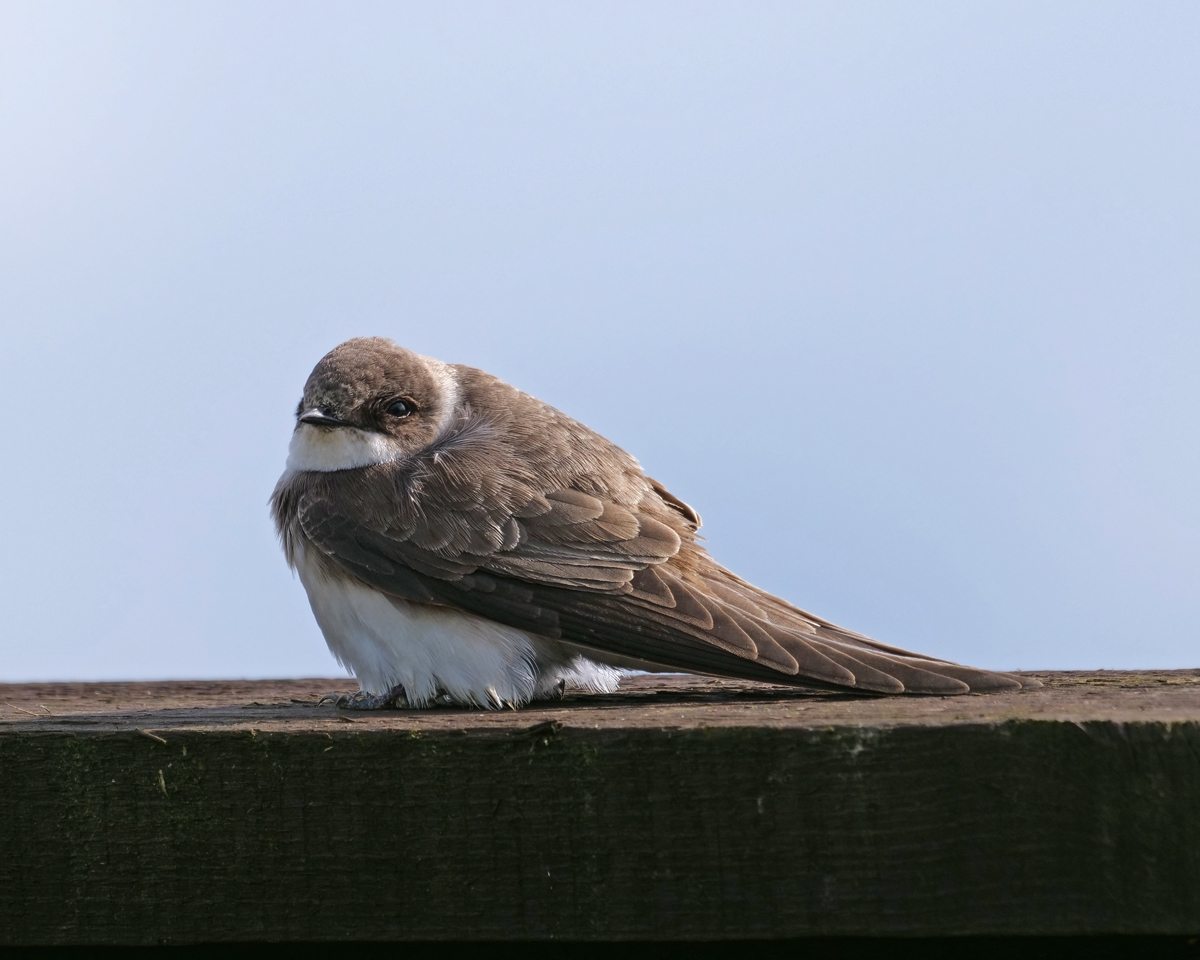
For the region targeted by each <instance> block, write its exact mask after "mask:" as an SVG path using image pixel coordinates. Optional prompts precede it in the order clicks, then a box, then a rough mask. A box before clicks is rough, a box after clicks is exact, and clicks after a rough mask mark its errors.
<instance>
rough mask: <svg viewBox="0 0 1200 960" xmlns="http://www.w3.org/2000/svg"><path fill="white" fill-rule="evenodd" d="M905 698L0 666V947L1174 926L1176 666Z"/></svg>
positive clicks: (1190, 748) (1185, 716)
mask: <svg viewBox="0 0 1200 960" xmlns="http://www.w3.org/2000/svg"><path fill="white" fill-rule="evenodd" d="M1036 676H1037V677H1038V678H1039V679H1041V680H1042V681H1043V682H1044V683H1045V684H1046V686H1045V687H1043V688H1042V689H1040V690H1036V691H1032V692H1027V693H1022V694H1012V695H992V696H968V697H948V698H928V699H889V698H866V697H854V696H848V695H844V694H840V693H805V692H803V691H798V690H795V689H787V688H777V687H770V686H764V685H757V684H751V683H741V682H735V681H723V680H709V679H704V678H696V677H639V678H634V679H632V680H630V681H628V682H627V684H626V687H625V689H624V690H623V691H622V692H621V693H619V694H614V695H611V696H590V697H589V696H578V697H571V698H568V699H567V700H565V701H562V702H558V703H554V704H549V705H543V706H540V707H535V708H531V709H527V710H525V711H522V712H511V711H510V712H506V713H477V712H467V711H459V710H432V711H426V712H419V713H418V712H407V711H388V712H382V713H377V714H365V715H364V714H356V713H344V712H341V711H337V710H335V709H333V708H332V707H330V706H328V705H325V706H317V705H316V699H317V697H318V695H319V694H320V693H321V692H324V691H326V690H331V689H340V690H347V689H349V688H350V687H349V685H348V684H347V682H346V681H345V680H340V681H335V680H305V681H260V682H245V683H225V682H220V683H218V682H212V683H205V682H188V683H144V684H143V683H128V684H29V685H9V686H0V943H5V944H16V943H41V944H69V943H160V942H161V943H187V942H199V941H223V940H224V941H247V940H305V941H314V940H382V939H396V940H405V939H408V940H438V939H455V940H461V939H486V940H501V939H549V938H561V939H724V938H759V937H770V938H780V937H797V936H810V935H824V934H872V935H897V934H903V935H921V936H944V935H951V934H1013V933H1021V934H1075V935H1080V934H1093V933H1136V934H1166V933H1193V932H1195V931H1197V930H1200V671H1170V672H1145V673H1137V674H1130V673H1090V674H1084V673H1070V674H1036Z"/></svg>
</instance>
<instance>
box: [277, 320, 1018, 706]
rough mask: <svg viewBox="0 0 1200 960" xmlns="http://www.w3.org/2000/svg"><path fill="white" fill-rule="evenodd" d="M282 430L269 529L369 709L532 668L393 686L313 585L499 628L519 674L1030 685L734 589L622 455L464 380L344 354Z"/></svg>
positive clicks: (463, 697)
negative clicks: (569, 663)
mask: <svg viewBox="0 0 1200 960" xmlns="http://www.w3.org/2000/svg"><path fill="white" fill-rule="evenodd" d="M297 415H298V418H299V420H300V422H299V423H298V424H297V435H296V439H294V441H293V448H292V454H293V455H292V458H291V459H290V460H289V469H288V471H287V472H285V474H284V476H283V477H282V478H281V480H280V483H279V486H278V487H277V489H276V491H275V495H274V497H273V498H272V506H273V511H274V515H275V520H276V523H277V525H278V528H279V531H280V534H281V536H282V538H283V541H284V546H285V551H286V552H287V555H288V558H289V561H290V562H291V563H293V565H306V566H302V567H301V575H302V577H304V578H305V586H306V587H307V588H308V589H309V594H310V598H312V599H313V606H314V611H315V612H316V613H317V615H318V620H319V621H320V622H321V626H322V629H323V630H325V633H326V637H327V639H329V640H330V645H331V648H334V650H335V653H337V654H338V655H339V656H341V657H342V658H343V660H345V661H347V662H350V664H351V666H352V667H354V666H355V658H356V657H357V658H358V659H359V660H362V661H363V662H364V663H365V662H366V661H365V660H364V657H367V654H360V653H356V652H354V651H357V650H359V649H360V648H362V649H364V650H365V649H366V648H367V647H368V646H369V647H370V650H371V651H375V650H376V648H378V649H380V650H386V651H387V652H386V653H385V654H379V655H378V659H379V663H380V664H384V666H381V667H380V666H378V665H377V666H375V667H372V668H371V669H368V668H367V667H366V666H364V667H363V669H362V670H359V669H356V671H355V672H356V673H357V674H358V675H359V677H360V680H363V686H364V690H366V691H367V692H369V693H376V694H379V696H376V697H374V698H367V699H368V700H370V701H371V702H370V704H369V705H374V706H378V705H382V703H383V702H384V700H386V701H387V702H392V701H395V700H397V699H399V700H403V699H405V698H407V700H408V701H409V702H410V703H412V704H421V703H427V702H433V701H434V700H435V699H436V698H437V697H439V696H442V697H447V698H448V699H449V700H456V701H459V702H482V703H484V704H485V705H488V704H489V701H490V705H498V703H499V702H504V703H512V702H518V701H521V700H524V699H528V698H529V697H532V696H537V695H539V690H542V691H543V693H544V692H545V689H546V688H545V684H542V685H541V687H539V683H538V669H539V664H538V663H536V662H535V663H533V664H532V666H531V667H530V668H529V669H530V670H531V671H532V673H533V680H532V681H531V683H532V685H529V684H526V686H527V687H528V688H529V689H528V695H526V694H525V693H521V692H520V690H523V689H525V688H524V687H521V688H520V690H518V692H517V693H516V694H513V695H508V696H501V695H496V696H493V693H494V689H499V687H496V686H495V685H492V686H487V685H486V684H485V686H487V691H488V692H487V694H486V697H484V696H482V695H479V694H477V693H474V692H471V690H467V692H466V693H462V692H458V693H456V692H455V690H452V689H450V687H451V686H452V684H451V683H449V682H448V681H446V680H445V678H444V677H443V676H441V675H440V674H439V673H438V671H439V670H441V672H442V673H444V674H446V675H449V674H450V673H452V672H453V670H452V669H451V667H450V666H445V667H438V666H437V665H436V663H433V665H431V666H430V667H429V668H428V670H427V671H426V672H428V673H430V676H428V677H426V676H425V675H424V674H423V673H420V670H418V671H417V673H413V670H414V669H417V668H413V667H411V665H410V664H407V661H405V660H404V658H405V657H407V656H409V654H408V653H406V649H407V648H406V646H405V644H406V641H405V638H404V637H403V636H397V637H393V638H390V639H388V638H385V639H384V640H376V639H371V640H370V643H368V642H367V640H362V639H354V638H353V637H351V639H350V640H347V636H349V635H350V634H353V632H354V630H358V629H359V628H358V627H355V626H353V625H351V626H349V627H347V626H339V625H338V624H342V623H343V621H344V622H346V623H351V624H353V623H356V622H358V621H359V620H362V619H363V617H362V615H361V614H359V613H355V614H354V617H351V616H350V614H349V613H346V612H345V610H344V609H343V608H342V607H338V608H337V609H336V610H334V612H333V613H331V612H329V610H325V609H324V607H321V604H322V603H325V606H326V607H329V609H330V610H333V609H334V608H333V607H332V606H330V604H331V603H332V601H329V602H326V601H323V600H320V598H318V597H316V596H315V595H314V590H316V589H319V590H324V589H326V588H325V587H324V586H320V585H321V584H330V583H334V582H337V583H349V584H352V585H353V586H354V587H355V588H358V587H365V588H367V589H369V590H373V591H377V592H378V593H379V594H382V595H384V596H385V597H386V598H387V600H388V603H389V604H391V606H392V607H394V608H395V609H396V610H400V611H402V612H404V615H405V616H415V615H418V614H419V615H420V616H424V615H425V614H432V613H436V612H437V611H439V610H440V611H458V612H462V613H466V614H469V615H471V616H473V617H475V618H481V619H482V620H484V621H488V622H490V623H493V624H500V625H504V626H506V627H509V628H515V631H519V632H520V633H514V634H513V635H514V636H526V635H527V636H529V637H530V638H532V640H531V642H532V644H533V647H532V648H531V649H534V650H535V653H534V654H532V655H525V654H522V656H523V657H524V661H522V662H525V661H529V660H530V657H532V658H533V660H536V659H537V656H538V654H537V652H536V651H538V650H541V649H542V647H541V646H539V644H540V643H543V638H544V641H558V642H559V645H560V646H561V647H562V649H563V650H566V651H568V653H571V654H575V653H578V654H580V655H582V656H583V657H584V658H587V659H588V660H594V661H596V662H598V663H600V664H604V663H610V664H616V665H635V666H646V667H648V668H651V669H655V668H658V669H663V668H666V669H676V670H681V671H689V672H697V673H705V674H713V675H718V676H728V677H739V678H744V679H750V680H760V681H767V682H771V683H782V684H793V685H798V686H822V687H830V686H834V687H844V688H850V689H853V690H859V691H871V692H875V693H891V694H898V693H920V694H958V693H967V692H968V691H991V690H1017V689H1020V688H1021V687H1022V686H1023V685H1029V684H1030V681H1027V680H1022V679H1018V678H1017V677H1014V676H1010V675H1006V674H1000V673H993V672H989V671H985V670H977V669H973V668H970V667H963V666H959V665H957V664H953V663H949V662H946V661H943V660H937V659H934V658H931V657H925V656H921V655H918V654H913V653H908V652H906V651H903V650H899V649H897V648H895V647H889V646H886V645H884V644H881V643H878V642H876V641H874V640H871V639H869V638H867V637H864V636H861V635H859V634H856V633H851V632H850V631H847V630H844V629H842V628H841V627H838V626H835V625H834V624H832V623H829V622H827V621H825V620H822V619H820V618H819V617H815V616H813V615H812V614H809V613H806V612H804V611H802V610H799V609H797V608H796V607H793V606H791V605H790V604H788V603H787V602H785V601H783V600H781V599H779V598H777V597H773V596H771V595H770V594H767V593H765V592H764V591H762V590H759V589H758V588H756V587H754V586H752V585H751V584H749V583H746V582H745V581H744V580H742V579H740V578H739V577H737V576H736V575H734V574H733V573H731V572H730V571H728V570H726V569H725V568H724V567H721V566H720V565H719V564H717V563H716V562H715V561H714V560H713V559H712V558H711V557H710V556H709V554H708V552H707V551H706V550H705V549H704V547H703V546H701V545H700V543H698V542H697V537H696V531H697V529H698V528H699V526H700V518H699V516H698V515H697V514H696V512H695V511H694V510H692V508H691V507H689V506H688V505H687V504H685V503H683V502H682V501H680V500H679V499H677V498H676V497H674V496H672V495H671V494H670V493H669V492H668V491H667V490H666V489H665V488H664V487H663V486H662V485H661V484H659V483H658V482H657V481H655V480H652V479H650V478H649V477H646V476H645V474H644V473H643V472H642V470H641V468H640V466H639V465H638V463H637V461H636V460H634V458H633V457H631V456H630V455H629V454H627V453H626V452H625V451H624V450H622V449H620V448H619V447H617V446H615V445H614V444H612V443H610V442H609V441H607V440H605V439H604V438H603V437H601V436H600V435H599V434H597V433H595V432H594V431H592V430H590V429H588V428H587V427H586V426H584V425H583V424H581V423H578V422H576V421H575V420H572V419H571V418H570V417H568V416H566V415H565V414H563V413H561V412H559V411H558V410H555V409H554V408H553V407H550V406H548V405H546V404H544V403H542V402H541V401H539V400H536V399H535V398H533V397H531V396H528V395H527V394H524V393H522V392H520V391H519V390H516V389H515V388H513V387H511V386H509V385H508V384H506V383H503V382H502V381H500V380H498V379H496V378H495V377H492V376H489V375H488V374H486V373H484V372H482V371H480V370H475V369H472V368H470V367H464V366H448V365H445V364H441V363H439V362H438V361H434V360H429V359H426V358H423V357H419V356H417V355H416V354H413V353H411V352H409V351H407V350H404V349H402V348H400V347H397V346H396V345H395V344H393V343H391V341H388V340H383V339H378V338H369V339H368V338H363V339H357V340H351V341H348V342H347V343H344V344H342V345H341V346H339V347H338V348H336V349H335V350H334V351H332V352H331V353H330V354H329V355H328V356H326V357H325V358H324V359H323V360H322V361H321V362H320V363H319V364H318V365H317V367H316V368H315V369H314V370H313V373H312V375H311V376H310V377H309V380H308V383H307V384H306V386H305V392H304V399H303V400H302V401H301V404H300V409H299V411H298V414H297ZM306 569H307V571H308V573H307V576H306V573H305V571H306ZM310 581H311V582H310ZM314 585H317V586H314ZM355 596H359V594H355ZM338 602H339V603H341V602H342V601H340V600H339V601H338ZM338 611H341V612H338ZM355 617H357V618H358V619H357V620H355V619H354V618H355ZM322 618H324V619H322ZM335 621H336V623H335ZM421 622H422V623H424V622H425V621H421ZM439 622H440V621H439ZM447 622H450V621H447ZM454 622H456V623H457V622H460V621H454ZM371 623H372V624H374V621H371ZM330 624H334V625H333V626H330ZM388 629H390V628H388ZM339 630H340V631H341V633H338V631H339ZM363 630H365V631H366V632H365V633H363V636H364V637H365V636H366V635H367V634H370V636H371V637H372V638H374V637H375V636H376V635H377V634H379V633H381V631H385V628H382V627H378V626H370V625H369V629H368V628H365V627H364V628H362V630H360V632H362V631H363ZM347 631H349V633H347ZM396 632H398V633H403V632H404V630H403V629H400V628H397V631H396ZM331 633H338V636H337V637H334V636H332V635H331ZM505 636H507V634H505ZM347 644H350V645H351V646H353V647H354V651H350V647H349V646H347ZM546 649H549V647H548V646H547V647H546ZM556 649H557V648H556ZM347 651H350V652H347ZM413 656H416V654H413ZM421 656H422V657H425V658H426V659H429V657H428V655H427V654H425V653H422V654H421ZM436 656H437V655H436V653H435V654H434V655H433V657H434V660H436ZM369 657H376V653H374V652H371V653H370V654H369ZM369 657H368V659H369ZM389 658H390V659H389ZM518 659H519V658H518ZM393 661H395V663H393ZM402 661H403V662H402ZM371 662H372V663H373V664H374V663H375V661H374V660H372V661H371ZM422 662H424V661H422ZM555 662H557V661H555ZM431 663H432V661H431ZM420 669H425V668H424V667H422V668H420ZM371 670H374V673H373V674H372V675H371V682H367V681H366V680H364V674H366V673H371ZM406 671H407V672H406ZM464 682H466V681H464ZM522 682H524V681H522ZM422 684H424V687H423V689H424V690H425V692H424V693H421V692H419V691H418V692H417V693H415V694H414V688H415V687H421V686H422ZM385 686H386V687H388V688H389V689H388V690H386V691H385V690H382V689H378V688H381V687H385ZM459 686H462V684H461V683H460V684H459ZM468 686H470V684H469V683H468ZM510 686H511V685H510ZM518 687H520V684H518ZM435 688H436V689H435ZM464 689H466V688H465V687H464ZM401 693H403V694H404V696H401ZM381 697H382V698H383V699H381ZM359 699H360V700H362V699H363V698H359Z"/></svg>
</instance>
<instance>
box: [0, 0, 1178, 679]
mask: <svg viewBox="0 0 1200 960" xmlns="http://www.w3.org/2000/svg"><path fill="white" fill-rule="evenodd" d="M1197 49H1200V5H1197V4H1195V3H1194V2H1190V0H1189V2H1178V3H1156V2H1136V3H1135V2H1129V3H1102V2H1094V0H1088V2H1079V3H1072V2H1055V3H1050V4H1047V3H1044V2H1040V0H1039V2H1029V3H1022V2H1012V0H1005V2H1002V3H985V2H975V3H963V2H959V0H954V2H945V3H853V2H847V0H836V2H830V3H803V2H796V0H789V2H785V3H770V2H761V3H745V2H736V3H734V2H730V3H696V2H688V3H668V2H657V3H647V2H645V0H638V2H630V3H620V2H612V0H605V2H603V3H592V4H564V3H561V2H546V3H536V2H529V3H499V4H497V3H482V2H481V3H453V2H445V0H439V2H437V3H419V4H417V3H407V4H406V3H398V2H391V0H389V2H384V3H367V2H357V3H356V2H338V3H303V2H297V0H288V2H281V3H264V2H247V0H237V2H229V3H225V2H216V0H206V2H204V3H192V4H163V3H139V2H130V0H125V2H120V3H104V2H87V3H69V2H58V3H54V4H48V3H44V2H41V0H37V2H28V3H25V2H14V0H4V2H3V4H0V227H2V229H0V359H2V361H3V368H4V385H5V388H6V389H5V391H4V403H5V404H6V407H7V409H6V411H5V416H4V417H3V430H4V434H3V435H4V438H5V443H4V458H3V469H2V471H0V504H2V505H3V506H2V508H0V510H2V513H0V517H2V521H3V537H2V540H0V543H2V547H0V608H2V609H3V611H4V629H3V634H2V636H0V680H9V681H19V680H34V679H122V678H124V679H142V678H147V679H150V678H168V677H176V678H187V677H196V678H200V677H265V676H312V675H318V676H321V675H323V676H336V675H338V674H339V673H340V670H339V668H338V667H337V666H336V664H335V663H334V661H333V659H332V657H331V656H330V655H329V654H328V652H327V651H326V649H325V645H324V642H323V640H322V639H321V636H320V633H319V631H318V630H317V628H316V626H315V624H314V622H313V620H312V616H311V614H310V613H309V610H308V606H307V602H306V599H305V597H304V592H303V589H302V588H301V586H300V584H299V582H298V581H297V580H295V579H294V578H293V577H292V575H291V573H290V572H289V571H288V569H287V568H286V566H285V564H284V562H283V559H282V556H281V554H280V551H279V549H278V546H277V544H276V541H275V535H274V532H273V530H272V528H271V525H270V521H269V518H268V512H267V498H268V496H269V495H270V492H271V489H272V487H273V486H274V483H275V480H276V478H277V477H278V475H279V473H280V472H281V470H282V467H283V461H284V458H285V455H286V448H287V442H288V439H289V436H290V432H291V427H292V419H291V418H292V411H293V409H294V407H295V404H296V401H297V399H298V397H299V394H300V389H301V387H302V385H303V382H304V379H305V377H306V376H307V374H308V371H309V370H310V369H311V367H312V365H313V364H314V363H315V362H316V361H317V360H318V359H320V357H321V356H322V355H323V354H324V353H325V352H326V351H327V350H329V349H330V348H331V347H333V346H334V345H335V344H337V343H338V342H340V341H342V340H344V339H346V338H348V337H350V336H356V335H383V336H389V337H392V338H393V339H395V340H396V341H398V342H399V343H401V344H403V345H405V346H408V347H410V348H412V349H414V350H416V351H418V352H420V353H424V354H428V355H431V356H435V357H438V358H440V359H442V360H446V361H449V362H458V363H466V364H470V365H473V366H478V367H482V368H483V369H486V370H488V371H490V372H492V373H494V374H497V375H498V376H500V377H502V378H504V379H506V380H508V381H509V382H511V383H513V384H515V385H517V386H519V387H520V388H522V389H524V390H526V391H527V392H530V393H533V394H534V395H536V396H538V397H540V398H542V399H543V400H546V401H547V402H549V403H551V404H553V405H555V406H557V407H559V408H560V409H563V410H565V411H566V412H568V413H569V414H571V415H572V416H574V417H576V418H577V419H580V420H582V421H584V422H585V423H587V424H589V425H590V426H592V427H594V428H595V429H597V430H599V431H600V432H601V433H603V434H605V435H606V436H608V437H609V438H610V439H612V440H614V441H615V442H617V443H619V444H620V445H622V446H624V447H626V448H627V449H628V450H630V451H631V452H632V453H634V454H635V455H636V456H637V457H638V458H639V459H640V460H641V462H642V464H643V465H644V466H645V467H646V469H647V472H649V473H650V474H651V475H652V476H655V477H657V478H658V479H660V480H661V481H663V482H664V483H665V484H666V485H667V486H668V488H669V489H671V490H672V491H673V492H675V493H676V494H677V495H678V496H680V497H681V498H683V499H684V500H686V501H688V502H689V503H692V504H693V505H694V506H695V507H696V508H697V509H698V510H699V511H700V512H701V514H702V515H703V516H704V519H705V530H704V533H705V534H706V535H707V537H708V546H709V548H710V549H711V550H712V552H713V553H714V555H715V556H716V557H717V559H718V560H720V561H721V562H723V563H724V564H726V565H727V566H729V567H731V568H732V569H734V570H735V571H737V572H738V573H739V574H741V575H742V576H744V577H746V578H747V579H750V580H752V581H754V582H756V583H758V584H759V585H761V586H763V587H765V588H767V589H770V590H772V591H774V592H777V593H779V594H781V595H783V596H784V597H786V598H788V599H789V600H791V601H792V602H794V603H796V604H798V605H799V606H802V607H804V608H807V609H810V610H812V611H813V612H815V613H818V614H820V615H821V616H824V617H826V618H828V619H832V620H834V621H837V622H839V623H842V624H844V625H845V626H847V627H850V628H852V629H854V630H858V631H861V632H865V633H868V634H870V635H873V636H876V637H878V638H879V639H881V640H884V641H886V642H888V643H892V644H897V645H901V646H906V647H909V648H915V649H918V650H922V651H925V652H928V653H932V654H935V655H937V656H940V657H946V658H951V659H955V660H961V661H965V662H968V663H971V664H975V665H978V666H983V667H992V668H1000V669H1006V668H1026V669H1034V668H1079V669H1092V668H1101V667H1104V668H1139V667H1141V668H1169V667H1197V666H1200V652H1198V651H1200V632H1198V630H1197V623H1198V622H1200V506H1198V492H1200V426H1198V417H1197V414H1198V412H1200V372H1198V371H1200V217H1198V214H1200V209H1198V207H1200V204H1198V199H1200V176H1197V172H1198V171H1200V57H1197V55H1196V51H1197Z"/></svg>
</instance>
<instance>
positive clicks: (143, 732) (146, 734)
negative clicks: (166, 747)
mask: <svg viewBox="0 0 1200 960" xmlns="http://www.w3.org/2000/svg"><path fill="white" fill-rule="evenodd" d="M138 733H140V734H141V735H142V736H143V737H149V738H150V739H151V740H157V741H158V742H159V743H166V742H167V741H166V740H164V739H163V738H162V737H160V736H159V735H158V734H157V733H151V732H150V731H149V730H143V729H141V728H140V727H139V728H138Z"/></svg>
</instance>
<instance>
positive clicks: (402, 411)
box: [387, 400, 416, 417]
mask: <svg viewBox="0 0 1200 960" xmlns="http://www.w3.org/2000/svg"><path fill="white" fill-rule="evenodd" d="M415 409H416V407H414V406H413V404H412V401H411V400H393V401H392V404H391V406H389V407H388V408H387V412H388V415H389V416H392V417H407V416H408V415H409V414H411V413H412V412H413V411H414V410H415Z"/></svg>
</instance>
